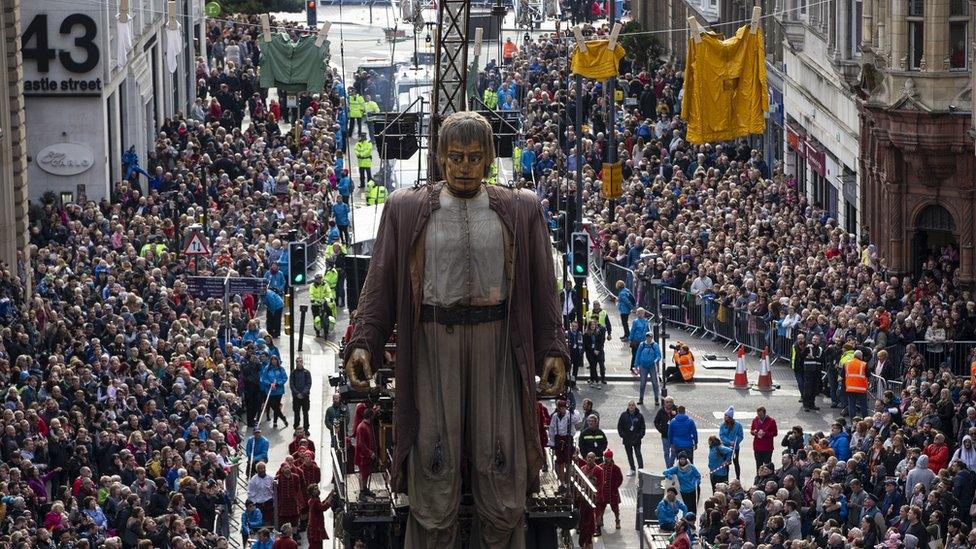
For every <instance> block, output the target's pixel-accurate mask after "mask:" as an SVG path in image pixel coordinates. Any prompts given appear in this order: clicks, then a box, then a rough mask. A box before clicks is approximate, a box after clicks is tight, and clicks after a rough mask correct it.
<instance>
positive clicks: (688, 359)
mask: <svg viewBox="0 0 976 549" xmlns="http://www.w3.org/2000/svg"><path fill="white" fill-rule="evenodd" d="M669 347H670V348H672V349H674V356H673V358H674V366H668V367H667V368H666V369H665V370H664V379H665V381H666V382H667V383H681V382H684V383H687V382H691V381H694V380H695V355H693V354H692V353H691V350H690V349H689V348H688V346H687V345H685V344H684V343H681V342H678V343H676V344H674V345H669Z"/></svg>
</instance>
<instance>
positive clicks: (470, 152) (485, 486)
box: [345, 112, 569, 549]
mask: <svg viewBox="0 0 976 549" xmlns="http://www.w3.org/2000/svg"><path fill="white" fill-rule="evenodd" d="M438 136H439V138H438V149H437V162H438V165H439V166H440V168H441V172H442V173H443V174H444V175H445V178H446V182H438V183H434V184H431V185H426V186H423V187H419V188H412V189H399V190H397V191H396V192H394V193H392V194H390V196H389V198H388V199H387V202H386V204H385V206H384V209H383V215H382V219H381V221H380V227H379V231H378V233H377V237H376V241H375V242H374V246H373V255H372V258H371V260H370V267H369V273H368V275H367V277H366V281H365V283H364V286H363V290H362V293H361V295H360V302H359V307H358V311H357V315H356V321H355V329H354V331H353V335H352V338H351V339H350V341H349V345H348V346H347V350H346V357H345V360H346V362H345V364H346V373H347V375H348V377H349V380H350V382H351V383H352V384H353V386H354V387H356V388H357V389H359V390H368V389H369V379H370V378H371V376H372V373H373V372H375V371H376V370H377V369H378V368H379V366H380V365H381V362H382V358H383V349H384V345H385V343H386V341H387V338H388V337H389V335H390V333H391V332H392V330H393V329H394V326H395V327H396V330H397V334H398V336H397V342H396V358H395V376H396V400H395V404H394V433H395V435H394V436H395V444H396V447H395V450H394V456H393V464H392V471H391V472H392V476H393V488H394V490H396V491H398V492H406V494H407V495H408V497H409V500H410V518H409V520H408V523H407V532H406V542H405V545H406V547H408V548H418V547H423V548H428V547H455V546H457V542H458V506H459V503H460V497H461V478H462V473H463V472H464V471H463V470H462V467H466V468H467V469H468V471H467V472H469V473H470V479H471V492H472V496H473V498H474V507H475V515H476V521H475V522H476V524H475V525H474V527H473V528H472V532H474V533H473V534H472V537H473V538H474V539H472V540H471V543H470V544H469V546H470V547H478V548H482V549H508V548H521V547H523V546H524V543H525V535H524V526H525V521H524V517H525V501H526V494H527V492H528V490H529V489H530V487H531V486H532V485H533V484H535V483H536V481H537V479H538V474H539V470H540V468H541V467H542V463H543V453H542V446H541V444H540V441H539V438H540V436H539V418H538V414H537V411H536V400H537V392H536V391H537V387H536V379H535V378H536V376H539V377H540V379H541V381H540V382H539V387H538V390H539V391H540V392H542V393H545V394H552V395H555V394H557V393H559V392H561V391H562V386H563V383H564V381H565V377H566V364H567V363H568V362H569V356H568V353H567V350H566V340H565V336H564V332H563V329H562V318H561V316H560V311H559V303H558V300H557V295H556V289H555V273H554V270H553V264H552V246H551V245H550V242H549V231H548V228H547V225H546V222H545V219H544V217H543V212H542V208H541V207H540V204H539V199H538V197H537V196H536V195H535V194H534V193H532V192H531V191H528V190H516V189H510V188H507V187H502V186H496V185H485V184H484V182H483V180H484V178H485V177H486V176H487V175H488V173H489V169H490V167H491V165H492V163H493V161H494V158H495V152H494V145H493V136H492V132H491V125H490V124H489V123H488V121H487V120H485V118H484V117H482V116H481V115H479V114H477V113H472V112H460V113H455V114H452V115H450V116H448V117H447V118H445V119H444V121H443V122H442V124H441V127H440V132H439V134H438ZM358 438H359V437H358V436H357V443H358Z"/></svg>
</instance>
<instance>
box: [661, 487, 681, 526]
mask: <svg viewBox="0 0 976 549" xmlns="http://www.w3.org/2000/svg"><path fill="white" fill-rule="evenodd" d="M687 512H688V507H687V506H686V505H685V503H684V502H683V501H681V500H680V499H678V490H676V489H675V488H674V487H673V486H672V487H670V488H668V489H667V491H666V492H665V493H664V499H662V500H661V501H659V502H658V504H657V525H658V528H660V529H661V530H663V531H665V532H673V531H674V525H675V523H676V522H678V519H679V518H682V517H684V516H685V513H687Z"/></svg>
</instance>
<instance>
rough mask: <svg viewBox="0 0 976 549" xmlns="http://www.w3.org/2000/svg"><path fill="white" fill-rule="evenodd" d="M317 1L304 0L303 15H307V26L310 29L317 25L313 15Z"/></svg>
mask: <svg viewBox="0 0 976 549" xmlns="http://www.w3.org/2000/svg"><path fill="white" fill-rule="evenodd" d="M317 3H318V2H317V0H305V16H306V17H308V26H309V28H312V29H314V28H315V27H317V26H318V19H317V18H316V16H315V6H316V4H317Z"/></svg>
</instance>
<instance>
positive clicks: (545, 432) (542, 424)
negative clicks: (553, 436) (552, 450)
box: [535, 400, 549, 448]
mask: <svg viewBox="0 0 976 549" xmlns="http://www.w3.org/2000/svg"><path fill="white" fill-rule="evenodd" d="M535 408H536V410H537V411H538V412H539V442H540V443H542V447H543V448H545V447H547V446H549V410H547V409H546V406H545V405H544V404H542V402H540V401H538V400H537V401H535Z"/></svg>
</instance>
